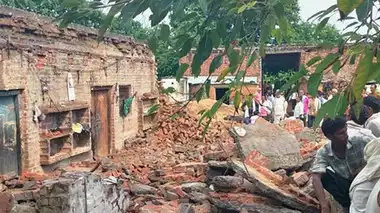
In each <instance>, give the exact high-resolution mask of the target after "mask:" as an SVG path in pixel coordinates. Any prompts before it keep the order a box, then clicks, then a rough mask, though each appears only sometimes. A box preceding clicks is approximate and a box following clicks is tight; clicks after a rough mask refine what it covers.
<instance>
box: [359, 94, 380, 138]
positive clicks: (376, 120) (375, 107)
mask: <svg viewBox="0 0 380 213" xmlns="http://www.w3.org/2000/svg"><path fill="white" fill-rule="evenodd" d="M363 103H364V105H366V106H367V107H368V109H369V111H368V115H369V118H368V120H367V121H366V122H365V124H364V127H365V128H366V129H369V130H371V131H372V134H374V135H375V136H376V137H380V99H379V98H376V97H375V96H368V97H365V98H364V102H363Z"/></svg>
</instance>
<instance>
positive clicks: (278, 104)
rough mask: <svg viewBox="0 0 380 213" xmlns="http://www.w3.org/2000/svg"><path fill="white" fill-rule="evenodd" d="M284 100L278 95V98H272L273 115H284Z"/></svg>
mask: <svg viewBox="0 0 380 213" xmlns="http://www.w3.org/2000/svg"><path fill="white" fill-rule="evenodd" d="M285 102H286V101H285V100H284V98H283V97H279V98H274V101H273V111H274V114H275V115H278V116H280V115H281V116H284V115H285V112H286V108H285Z"/></svg>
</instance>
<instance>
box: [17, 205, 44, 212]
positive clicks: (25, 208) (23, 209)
mask: <svg viewBox="0 0 380 213" xmlns="http://www.w3.org/2000/svg"><path fill="white" fill-rule="evenodd" d="M11 213H38V212H37V209H36V208H35V207H33V206H27V205H19V204H15V205H14V206H13V208H12V211H11Z"/></svg>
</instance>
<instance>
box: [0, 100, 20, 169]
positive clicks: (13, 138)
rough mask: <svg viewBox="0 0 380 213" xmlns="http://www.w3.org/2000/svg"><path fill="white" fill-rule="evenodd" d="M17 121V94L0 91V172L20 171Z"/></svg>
mask: <svg viewBox="0 0 380 213" xmlns="http://www.w3.org/2000/svg"><path fill="white" fill-rule="evenodd" d="M18 122H19V121H18V103H17V95H4V94H2V93H0V174H8V173H16V174H17V173H19V171H20V152H19V151H20V149H19V148H20V140H19V137H18V136H19V131H18Z"/></svg>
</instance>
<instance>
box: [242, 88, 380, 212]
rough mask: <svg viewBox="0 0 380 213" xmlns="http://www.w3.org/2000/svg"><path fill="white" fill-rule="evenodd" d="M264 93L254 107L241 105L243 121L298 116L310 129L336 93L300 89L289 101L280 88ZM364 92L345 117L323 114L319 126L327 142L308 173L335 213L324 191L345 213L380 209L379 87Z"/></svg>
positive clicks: (324, 209)
mask: <svg viewBox="0 0 380 213" xmlns="http://www.w3.org/2000/svg"><path fill="white" fill-rule="evenodd" d="M260 93H261V91H259V92H258V93H257V95H256V96H255V97H254V98H253V99H252V100H253V101H252V102H253V103H252V104H251V105H250V106H249V105H248V104H246V103H245V104H243V106H242V109H243V111H244V112H245V113H244V117H245V122H250V118H251V117H252V116H261V117H263V118H265V119H267V120H268V121H271V122H273V123H275V124H278V123H280V121H281V120H284V119H299V120H302V121H303V123H304V125H305V126H307V127H312V126H313V122H314V120H315V117H316V115H317V113H318V110H320V108H321V106H322V105H323V104H325V103H326V102H327V101H328V100H330V99H332V98H333V96H334V95H335V94H337V93H338V91H337V90H336V89H332V90H330V91H329V92H328V93H325V94H324V93H322V92H318V96H317V97H312V96H310V95H308V94H306V93H305V92H304V91H302V90H300V91H299V92H298V93H293V94H291V95H290V97H289V99H288V100H286V99H285V97H284V94H283V93H282V92H280V91H278V90H277V91H276V92H275V93H274V95H273V93H271V92H266V93H265V95H264V96H261V95H259V94H260ZM362 96H363V100H364V101H363V105H361V106H360V109H359V105H357V104H351V105H350V106H349V107H348V109H347V111H346V115H345V116H343V117H337V118H333V119H332V118H324V120H323V122H322V123H321V124H320V126H321V129H322V132H323V134H324V135H325V136H326V138H327V139H329V142H328V143H327V144H325V145H324V146H323V147H322V148H321V149H319V150H318V152H317V154H316V156H315V159H314V162H313V164H312V166H311V169H310V172H311V173H312V181H313V186H314V189H315V192H316V195H317V198H318V200H319V202H320V206H321V212H322V213H330V212H331V211H330V209H331V208H330V203H329V201H328V200H329V199H328V197H327V195H326V193H325V190H326V191H328V192H329V193H330V194H331V195H332V196H333V197H334V199H335V200H336V201H337V202H339V203H340V204H341V205H342V207H343V208H344V210H345V212H347V213H380V89H379V88H377V87H376V86H375V85H373V86H370V87H368V88H367V89H364V90H363V93H362ZM358 111H360V113H359V115H358Z"/></svg>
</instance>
